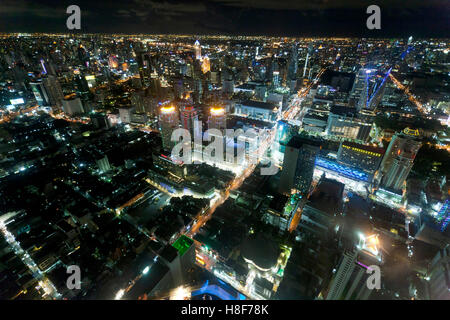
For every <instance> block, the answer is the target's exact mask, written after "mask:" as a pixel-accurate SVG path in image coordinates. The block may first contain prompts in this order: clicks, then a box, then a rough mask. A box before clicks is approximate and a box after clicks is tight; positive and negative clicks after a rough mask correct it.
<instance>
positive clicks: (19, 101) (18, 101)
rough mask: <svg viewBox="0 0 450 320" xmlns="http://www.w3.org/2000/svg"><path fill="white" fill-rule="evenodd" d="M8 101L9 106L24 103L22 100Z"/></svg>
mask: <svg viewBox="0 0 450 320" xmlns="http://www.w3.org/2000/svg"><path fill="white" fill-rule="evenodd" d="M9 101H10V102H11V104H13V105H16V104H23V103H25V101H23V98H17V99H11V100H9Z"/></svg>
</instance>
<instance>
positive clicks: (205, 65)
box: [202, 55, 211, 73]
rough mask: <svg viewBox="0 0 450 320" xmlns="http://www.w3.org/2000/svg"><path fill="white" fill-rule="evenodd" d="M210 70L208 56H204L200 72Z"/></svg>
mask: <svg viewBox="0 0 450 320" xmlns="http://www.w3.org/2000/svg"><path fill="white" fill-rule="evenodd" d="M210 70H211V63H210V61H209V58H208V56H206V55H205V56H204V57H203V60H202V72H203V73H207V72H209V71H210Z"/></svg>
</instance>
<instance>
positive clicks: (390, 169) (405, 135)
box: [381, 128, 422, 190]
mask: <svg viewBox="0 0 450 320" xmlns="http://www.w3.org/2000/svg"><path fill="white" fill-rule="evenodd" d="M421 146H422V143H421V142H420V134H419V130H411V129H409V128H406V129H405V130H404V131H403V132H401V133H398V134H396V135H394V136H393V137H392V140H391V142H390V143H389V146H388V148H387V150H386V153H385V155H384V158H383V161H382V162H381V174H382V178H381V186H382V187H384V188H387V189H393V190H401V189H402V187H403V185H404V182H405V180H406V178H407V177H408V174H409V172H410V171H411V168H412V167H413V164H414V159H415V157H416V155H417V152H418V151H419V149H420V147H421Z"/></svg>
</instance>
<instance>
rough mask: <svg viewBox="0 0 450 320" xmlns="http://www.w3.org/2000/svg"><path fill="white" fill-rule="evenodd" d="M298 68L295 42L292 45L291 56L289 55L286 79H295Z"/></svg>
mask: <svg viewBox="0 0 450 320" xmlns="http://www.w3.org/2000/svg"><path fill="white" fill-rule="evenodd" d="M297 70H298V47H297V43H294V44H293V45H292V49H291V56H290V57H289V66H288V79H289V80H296V79H297Z"/></svg>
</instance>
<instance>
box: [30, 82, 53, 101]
mask: <svg viewBox="0 0 450 320" xmlns="http://www.w3.org/2000/svg"><path fill="white" fill-rule="evenodd" d="M30 87H31V91H32V92H33V94H34V97H35V99H36V101H37V103H38V104H39V105H40V106H50V98H49V96H48V93H47V89H46V88H45V86H44V83H43V82H42V81H36V82H30Z"/></svg>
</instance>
